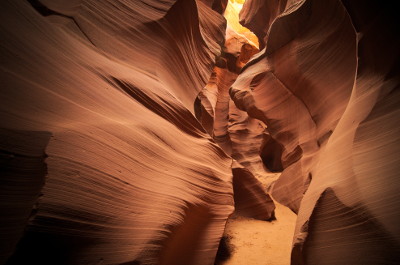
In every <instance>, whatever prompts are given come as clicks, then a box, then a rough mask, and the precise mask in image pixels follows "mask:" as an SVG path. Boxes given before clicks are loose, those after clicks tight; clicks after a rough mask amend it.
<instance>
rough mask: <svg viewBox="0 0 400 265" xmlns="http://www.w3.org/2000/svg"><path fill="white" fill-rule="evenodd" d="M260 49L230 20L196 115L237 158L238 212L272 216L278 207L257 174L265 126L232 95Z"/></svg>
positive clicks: (261, 168) (263, 172)
mask: <svg viewBox="0 0 400 265" xmlns="http://www.w3.org/2000/svg"><path fill="white" fill-rule="evenodd" d="M257 52H258V49H257V48H256V47H254V46H252V45H251V44H250V42H249V40H248V39H247V38H246V37H245V36H243V35H241V34H240V33H237V32H236V31H234V30H233V29H232V28H231V27H230V26H229V24H228V28H227V34H226V41H225V45H224V47H223V54H222V55H221V56H220V57H219V58H218V60H217V65H216V66H215V67H214V71H213V73H212V75H211V78H210V80H209V82H208V83H207V85H206V86H205V87H204V89H203V90H202V91H201V92H200V93H199V96H198V102H197V104H198V107H197V112H196V116H197V118H198V119H199V120H200V121H201V123H202V125H203V127H204V128H205V129H206V130H207V131H208V132H209V134H210V135H211V136H212V137H213V139H214V140H215V142H216V143H217V144H218V145H219V146H221V148H222V149H223V150H224V151H225V152H226V153H227V154H229V155H231V156H232V158H233V159H234V162H233V165H232V172H233V185H234V196H235V209H236V212H237V213H238V214H240V215H242V216H248V217H251V218H256V219H262V220H269V219H271V218H273V216H274V214H273V211H274V209H275V206H274V203H273V201H272V199H271V198H270V196H269V195H268V194H267V193H266V191H265V190H264V189H263V187H262V185H261V183H260V181H259V180H258V179H257V177H265V176H266V173H267V172H268V171H266V169H265V168H264V165H263V162H262V159H261V157H260V155H259V153H260V146H261V144H262V141H263V139H264V137H265V135H267V134H266V133H265V126H262V123H261V122H260V121H259V120H257V119H254V118H251V117H249V116H248V115H247V113H246V112H244V111H241V110H239V109H238V108H237V107H236V106H235V104H234V103H233V101H232V99H231V98H230V96H229V88H230V87H231V85H232V84H233V83H234V82H235V80H236V78H237V76H238V73H239V72H240V69H241V68H242V67H243V66H244V65H245V64H246V63H247V62H248V60H249V59H250V58H251V56H253V55H254V54H256V53H257Z"/></svg>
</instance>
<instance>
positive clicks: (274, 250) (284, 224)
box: [216, 176, 297, 265]
mask: <svg viewBox="0 0 400 265" xmlns="http://www.w3.org/2000/svg"><path fill="white" fill-rule="evenodd" d="M275 177H276V176H275ZM259 180H260V181H261V182H262V184H263V186H264V187H266V186H267V183H268V180H267V179H260V178H259ZM275 205H276V209H275V217H276V220H274V221H271V222H269V221H261V220H255V219H252V218H247V217H242V216H238V215H233V216H231V217H230V218H229V220H228V222H227V224H226V229H225V233H224V236H225V238H226V239H227V240H226V241H227V247H228V249H229V251H230V256H229V258H228V259H226V260H224V261H220V262H217V263H216V264H217V265H251V264H257V265H288V264H290V253H291V249H292V239H293V234H294V230H295V224H296V217H297V216H296V214H295V213H293V212H292V211H291V210H290V209H289V208H287V207H286V206H283V205H281V204H279V203H277V202H275Z"/></svg>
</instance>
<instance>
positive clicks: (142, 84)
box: [0, 0, 234, 264]
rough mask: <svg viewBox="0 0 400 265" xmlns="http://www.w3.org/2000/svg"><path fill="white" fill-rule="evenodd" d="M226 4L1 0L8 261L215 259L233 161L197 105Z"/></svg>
mask: <svg viewBox="0 0 400 265" xmlns="http://www.w3.org/2000/svg"><path fill="white" fill-rule="evenodd" d="M217 2H218V1H213V3H211V2H210V1H204V2H203V1H198V2H196V1H188V0H179V1H150V0H149V1H130V2H126V1H114V0H113V1H90V0H88V1H86V0H85V1H2V3H1V4H0V5H1V8H0V10H1V11H0V12H1V15H0V17H1V23H0V31H1V33H0V34H1V45H0V49H1V50H0V53H1V58H2V59H1V71H0V75H1V80H2V88H1V91H2V92H1V94H2V96H1V104H0V109H1V111H0V112H1V114H0V120H1V127H2V130H1V152H2V155H1V161H2V162H1V166H2V170H1V194H2V195H1V197H2V199H1V202H0V207H1V212H2V217H1V218H0V220H1V221H0V222H1V230H0V233H1V251H0V252H1V254H0V255H1V260H0V263H1V264H5V263H7V264H213V262H214V258H215V254H216V251H217V248H218V244H219V241H220V238H221V236H222V233H223V231H224V227H225V222H226V219H227V218H228V216H229V215H230V214H231V213H232V211H233V209H234V202H233V188H232V171H231V164H232V159H231V158H230V157H229V156H227V155H226V154H225V153H224V152H223V151H222V150H221V149H220V148H219V147H218V146H217V145H216V144H215V143H213V142H212V140H211V138H210V136H209V135H208V134H207V133H206V131H205V130H204V129H203V127H202V126H201V125H200V124H199V122H198V121H197V120H196V119H195V117H194V115H193V114H192V112H193V102H194V100H195V98H196V96H197V94H198V92H199V91H200V90H201V88H202V87H204V85H205V83H206V81H207V80H208V78H209V76H210V73H211V70H212V66H213V64H214V61H215V57H216V56H219V54H220V52H221V51H220V43H222V42H223V40H224V32H225V20H224V18H223V16H222V15H221V14H220V13H221V12H222V10H220V11H219V12H220V13H218V12H217V11H215V10H213V9H212V8H213V7H216V6H218V5H219V4H220V5H223V1H222V2H219V3H217ZM217 9H218V8H217ZM17 243H18V245H17Z"/></svg>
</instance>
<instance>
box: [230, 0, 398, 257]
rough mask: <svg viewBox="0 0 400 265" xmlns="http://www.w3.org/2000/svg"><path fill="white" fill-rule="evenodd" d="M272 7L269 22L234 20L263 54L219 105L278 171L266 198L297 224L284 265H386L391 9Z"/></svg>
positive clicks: (393, 46) (394, 45)
mask: <svg viewBox="0 0 400 265" xmlns="http://www.w3.org/2000/svg"><path fill="white" fill-rule="evenodd" d="M246 5H247V6H248V7H249V6H252V5H256V6H261V5H262V6H271V5H273V1H257V0H253V1H252V0H249V1H247V2H246ZM246 5H245V7H246ZM274 7H275V9H271V12H272V13H273V15H269V17H262V16H261V15H260V14H258V13H257V11H251V12H250V11H249V10H247V11H246V10H245V9H244V10H243V11H242V13H241V15H242V21H243V22H245V24H246V23H247V25H248V27H250V29H252V30H253V31H254V32H256V33H258V34H259V36H265V38H266V44H265V46H266V48H265V49H264V50H263V52H262V53H260V54H259V55H257V56H256V57H254V58H253V59H252V60H251V61H250V62H249V63H248V64H247V65H246V66H245V67H244V69H243V70H242V72H241V73H240V74H239V76H238V79H237V80H236V81H235V83H234V84H233V85H232V88H231V89H230V94H231V97H232V99H233V100H234V102H235V104H236V106H237V107H238V108H239V109H241V110H245V111H246V112H247V113H248V114H249V116H251V117H253V118H257V119H259V120H260V121H263V122H264V123H265V125H266V126H267V130H268V132H269V134H270V136H271V137H272V139H274V141H275V143H274V146H275V148H272V149H277V150H279V149H281V150H282V152H281V154H280V153H279V152H276V153H274V155H271V152H270V153H269V157H267V158H266V159H265V160H269V161H270V162H269V163H272V164H275V165H279V164H281V166H282V168H283V169H284V170H283V173H282V175H281V176H280V177H279V179H278V180H277V181H276V182H275V183H274V184H273V186H272V188H271V194H272V196H273V197H274V199H276V200H277V201H279V202H280V203H282V204H284V205H287V206H288V207H290V208H291V209H292V210H293V211H294V212H296V213H298V220H297V228H296V232H295V237H294V249H293V252H292V264H397V263H398V262H399V259H400V257H399V256H400V255H399V253H400V231H399V229H398V225H397V224H398V223H399V221H400V207H399V205H398V203H397V202H398V201H399V199H400V197H399V193H398V192H397V191H398V189H399V186H400V183H399V180H398V172H399V165H400V163H399V157H400V156H399V153H400V152H399V151H400V150H399V146H400V138H399V135H400V134H399V126H398V123H399V117H400V116H399V104H398V103H399V99H400V97H399V96H400V95H399V93H398V91H399V76H400V75H399V70H400V69H399V65H400V64H399V63H400V60H399V58H400V54H399V53H400V52H399V49H398V47H400V45H399V44H400V43H399V42H400V40H399V36H400V35H399V28H398V23H397V22H396V16H397V15H396V14H395V12H394V7H393V6H391V5H390V4H382V3H380V2H378V1H337V0H329V1H315V0H305V1H298V2H296V3H291V4H289V5H286V8H285V9H284V10H283V12H282V13H281V14H280V15H276V14H277V13H279V12H280V11H279V12H277V11H276V10H282V5H281V4H280V2H279V3H278V4H277V3H275V5H274ZM252 10H253V9H252ZM273 16H276V18H275V19H271V18H270V17H273ZM271 21H272V22H271ZM260 32H261V33H260ZM263 34H264V35H263ZM263 150H264V149H263ZM263 155H268V152H267V151H266V152H265V153H264V154H263V153H262V156H263ZM277 156H278V157H277ZM271 159H272V160H273V161H271ZM279 160H280V163H279Z"/></svg>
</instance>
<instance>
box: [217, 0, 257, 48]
mask: <svg viewBox="0 0 400 265" xmlns="http://www.w3.org/2000/svg"><path fill="white" fill-rule="evenodd" d="M244 2H245V0H229V1H228V5H227V7H226V9H225V13H224V16H225V18H226V20H227V22H228V27H230V28H231V29H233V30H234V31H235V32H236V33H238V34H240V35H242V36H243V37H245V38H246V39H247V40H248V41H249V43H250V44H251V45H254V46H255V47H257V48H258V47H259V46H258V38H257V36H256V35H254V33H253V32H251V31H250V30H249V29H248V28H245V27H243V26H242V25H241V24H240V23H239V13H240V10H242V7H243V4H244Z"/></svg>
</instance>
